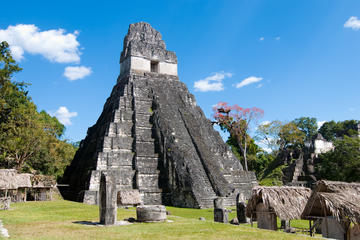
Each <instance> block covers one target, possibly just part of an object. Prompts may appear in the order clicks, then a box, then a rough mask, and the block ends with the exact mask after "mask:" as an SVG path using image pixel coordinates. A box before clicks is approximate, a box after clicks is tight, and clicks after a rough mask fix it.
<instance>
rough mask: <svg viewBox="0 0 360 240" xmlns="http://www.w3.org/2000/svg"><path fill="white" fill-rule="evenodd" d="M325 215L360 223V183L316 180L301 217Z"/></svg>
mask: <svg viewBox="0 0 360 240" xmlns="http://www.w3.org/2000/svg"><path fill="white" fill-rule="evenodd" d="M325 216H334V217H336V218H337V219H338V220H339V221H340V220H342V219H349V220H350V221H351V222H354V223H360V183H345V182H333V181H318V182H317V184H316V187H315V189H314V191H313V192H312V194H311V197H310V199H309V201H308V203H307V204H306V207H305V209H304V212H303V213H302V217H303V218H310V219H311V218H312V217H325Z"/></svg>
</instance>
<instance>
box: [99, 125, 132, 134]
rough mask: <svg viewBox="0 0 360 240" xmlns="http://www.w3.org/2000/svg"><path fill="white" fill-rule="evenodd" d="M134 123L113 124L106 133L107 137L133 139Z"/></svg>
mask: <svg viewBox="0 0 360 240" xmlns="http://www.w3.org/2000/svg"><path fill="white" fill-rule="evenodd" d="M132 126H133V123H132V122H121V123H116V122H111V123H110V124H109V127H108V129H107V131H106V136H108V137H117V136H124V137H131V136H132Z"/></svg>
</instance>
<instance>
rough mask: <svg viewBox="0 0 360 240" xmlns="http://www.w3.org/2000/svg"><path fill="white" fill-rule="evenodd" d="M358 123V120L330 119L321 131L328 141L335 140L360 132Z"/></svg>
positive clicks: (359, 122)
mask: <svg viewBox="0 0 360 240" xmlns="http://www.w3.org/2000/svg"><path fill="white" fill-rule="evenodd" d="M358 124H360V121H357V120H345V121H342V122H334V121H330V122H326V123H324V124H323V125H322V126H321V128H320V129H319V133H321V135H322V136H323V137H324V138H325V139H326V140H328V141H334V140H335V139H338V138H342V137H344V136H348V137H352V136H356V135H358V134H359V133H358Z"/></svg>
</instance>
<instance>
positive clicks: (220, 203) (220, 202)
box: [214, 198, 224, 209]
mask: <svg viewBox="0 0 360 240" xmlns="http://www.w3.org/2000/svg"><path fill="white" fill-rule="evenodd" d="M222 208H224V198H215V199H214V209H222Z"/></svg>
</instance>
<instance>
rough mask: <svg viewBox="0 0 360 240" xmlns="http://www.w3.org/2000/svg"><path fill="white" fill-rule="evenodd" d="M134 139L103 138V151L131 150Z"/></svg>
mask: <svg viewBox="0 0 360 240" xmlns="http://www.w3.org/2000/svg"><path fill="white" fill-rule="evenodd" d="M133 141H134V139H133V138H132V137H129V136H116V137H108V136H105V137H104V141H103V149H132V144H133Z"/></svg>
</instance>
